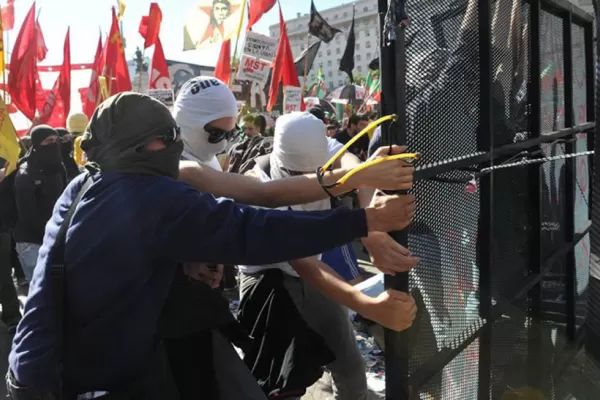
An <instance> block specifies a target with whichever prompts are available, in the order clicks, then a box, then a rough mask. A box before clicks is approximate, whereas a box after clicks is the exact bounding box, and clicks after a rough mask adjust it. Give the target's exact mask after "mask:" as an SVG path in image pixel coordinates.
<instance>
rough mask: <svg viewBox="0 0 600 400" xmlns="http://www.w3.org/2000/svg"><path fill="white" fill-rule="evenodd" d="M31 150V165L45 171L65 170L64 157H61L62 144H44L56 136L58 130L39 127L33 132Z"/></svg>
mask: <svg viewBox="0 0 600 400" xmlns="http://www.w3.org/2000/svg"><path fill="white" fill-rule="evenodd" d="M30 136H31V150H30V151H29V154H28V157H27V163H28V164H29V165H32V166H35V167H37V168H40V169H42V170H44V171H48V172H53V171H59V170H62V169H63V166H62V157H61V155H60V143H59V142H58V140H57V142H56V143H52V144H42V142H43V141H44V140H46V139H47V138H48V137H51V136H56V137H57V139H58V133H57V132H56V130H54V129H53V128H51V127H50V126H48V125H38V126H36V127H34V128H33V129H32V130H31V132H30Z"/></svg>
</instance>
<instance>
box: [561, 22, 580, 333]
mask: <svg viewBox="0 0 600 400" xmlns="http://www.w3.org/2000/svg"><path fill="white" fill-rule="evenodd" d="M572 29H573V15H572V14H571V13H570V12H567V13H566V14H565V17H564V18H563V57H564V58H563V59H564V70H565V72H564V74H563V75H564V96H565V127H571V126H573V125H575V118H574V110H573V34H572ZM573 152H575V145H574V141H573V140H572V139H569V140H567V142H566V144H565V153H566V154H571V153H573ZM565 163H566V165H565V194H566V197H565V213H564V215H565V220H564V221H563V223H564V227H565V229H564V232H565V238H564V241H565V243H571V242H573V238H574V237H575V190H576V189H575V179H577V176H576V175H575V166H576V165H577V164H576V162H575V159H574V158H568V159H567V160H565ZM574 250H575V249H574V248H573V249H571V251H569V252H568V253H567V255H566V257H567V258H566V260H565V261H566V263H565V265H566V300H567V301H566V303H567V304H566V306H567V313H566V314H567V338H568V339H569V340H575V334H576V333H577V313H576V307H577V292H576V284H577V276H576V271H575V251H574Z"/></svg>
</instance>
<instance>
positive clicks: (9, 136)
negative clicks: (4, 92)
mask: <svg viewBox="0 0 600 400" xmlns="http://www.w3.org/2000/svg"><path fill="white" fill-rule="evenodd" d="M19 154H21V146H19V140H18V139H17V131H16V130H15V127H14V126H13V123H12V121H11V120H10V116H9V115H8V109H7V108H6V104H5V103H4V101H3V100H2V98H1V97H0V157H2V158H4V159H5V160H6V161H7V163H8V166H7V167H6V175H8V174H10V173H11V172H12V171H14V170H15V168H16V166H17V161H18V160H19Z"/></svg>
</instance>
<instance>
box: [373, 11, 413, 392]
mask: <svg viewBox="0 0 600 400" xmlns="http://www.w3.org/2000/svg"><path fill="white" fill-rule="evenodd" d="M400 3H403V1H400ZM378 7H379V34H380V76H381V88H382V96H381V113H382V115H388V114H396V115H397V116H398V121H397V122H396V123H395V124H393V125H392V126H391V127H390V125H388V124H386V125H384V126H382V138H383V143H386V144H387V143H393V144H404V143H406V118H405V116H406V95H405V91H406V85H405V76H406V48H405V37H404V29H403V28H396V30H397V39H396V40H395V42H394V43H393V44H392V45H390V46H387V45H386V38H385V37H384V29H383V28H384V21H385V14H386V13H387V10H388V1H387V0H378ZM391 235H392V237H393V238H394V240H396V241H397V242H398V243H401V244H402V245H404V246H407V235H406V232H394V233H392V234H391ZM385 287H386V288H393V289H396V290H399V291H402V292H408V289H409V288H408V273H401V274H396V276H393V277H392V276H386V277H385ZM384 337H385V365H386V371H385V372H386V381H385V384H386V399H387V400H407V399H409V397H410V395H411V393H410V388H409V385H408V360H409V357H410V352H409V347H408V333H407V331H404V332H394V331H391V330H389V329H386V330H385V335H384Z"/></svg>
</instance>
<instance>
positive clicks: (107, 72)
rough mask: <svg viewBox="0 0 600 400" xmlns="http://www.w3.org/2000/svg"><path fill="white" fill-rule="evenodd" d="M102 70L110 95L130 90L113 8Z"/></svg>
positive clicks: (122, 47)
mask: <svg viewBox="0 0 600 400" xmlns="http://www.w3.org/2000/svg"><path fill="white" fill-rule="evenodd" d="M103 58H104V68H103V71H102V75H103V76H105V77H106V81H107V86H108V91H109V93H110V94H111V95H113V94H117V93H120V92H127V91H130V90H131V89H132V86H131V78H130V77H129V68H128V67H127V60H126V59H125V49H124V46H123V38H122V37H121V31H120V30H119V21H118V20H117V14H116V12H115V8H114V7H113V9H112V25H111V27H110V33H109V34H108V37H107V38H106V44H105V45H104V56H103Z"/></svg>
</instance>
